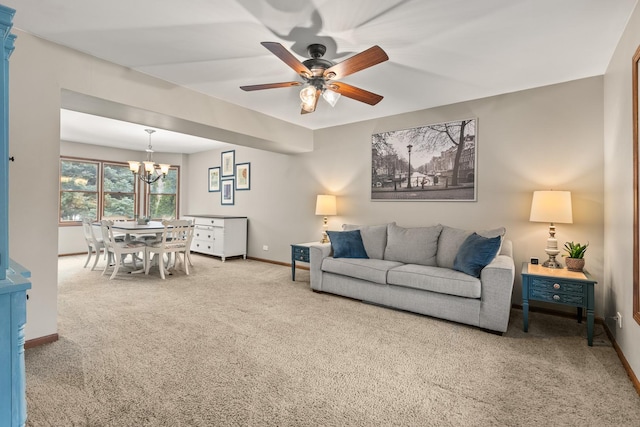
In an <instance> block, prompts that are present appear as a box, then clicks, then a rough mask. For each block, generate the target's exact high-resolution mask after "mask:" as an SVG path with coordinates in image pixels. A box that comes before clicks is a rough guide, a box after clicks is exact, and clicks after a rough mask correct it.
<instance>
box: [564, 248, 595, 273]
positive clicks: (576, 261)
mask: <svg viewBox="0 0 640 427" xmlns="http://www.w3.org/2000/svg"><path fill="white" fill-rule="evenodd" d="M588 246H589V243H587V244H586V245H581V244H580V243H573V242H566V243H565V244H564V250H565V251H566V252H567V254H568V255H563V256H566V257H567V269H568V270H571V271H582V269H583V268H584V253H585V252H586V251H587V247H588Z"/></svg>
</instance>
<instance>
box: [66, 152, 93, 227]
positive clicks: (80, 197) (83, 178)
mask: <svg viewBox="0 0 640 427" xmlns="http://www.w3.org/2000/svg"><path fill="white" fill-rule="evenodd" d="M98 168H99V163H97V162H91V161H77V160H61V161H60V223H69V222H78V221H82V218H83V217H87V218H91V219H92V220H97V219H98V196H99V186H98Z"/></svg>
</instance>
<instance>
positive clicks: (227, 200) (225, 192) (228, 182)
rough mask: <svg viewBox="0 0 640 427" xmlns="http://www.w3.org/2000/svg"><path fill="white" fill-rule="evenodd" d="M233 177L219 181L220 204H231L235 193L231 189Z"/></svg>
mask: <svg viewBox="0 0 640 427" xmlns="http://www.w3.org/2000/svg"><path fill="white" fill-rule="evenodd" d="M233 181H235V180H234V179H233V178H229V179H223V180H221V181H220V204H222V205H233V204H234V199H235V194H234V189H233Z"/></svg>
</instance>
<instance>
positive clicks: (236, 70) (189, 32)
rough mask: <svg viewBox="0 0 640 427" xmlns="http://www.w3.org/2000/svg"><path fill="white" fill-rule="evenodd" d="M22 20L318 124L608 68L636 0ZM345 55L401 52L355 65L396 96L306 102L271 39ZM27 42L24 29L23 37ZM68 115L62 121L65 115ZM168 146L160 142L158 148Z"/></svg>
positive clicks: (274, 1) (83, 14) (84, 10)
mask: <svg viewBox="0 0 640 427" xmlns="http://www.w3.org/2000/svg"><path fill="white" fill-rule="evenodd" d="M2 3H3V4H5V5H7V6H9V7H12V8H14V9H16V10H17V13H16V16H15V19H14V24H15V25H14V26H15V27H16V28H19V29H21V30H24V31H27V32H29V33H32V34H35V35H37V36H40V37H42V38H45V39H48V40H51V41H53V42H56V43H59V44H62V45H65V46H69V47H71V48H73V49H77V50H79V51H83V52H86V53H89V54H91V55H94V56H97V57H100V58H103V59H106V60H108V61H111V62H114V63H117V64H121V65H124V66H127V67H131V68H133V69H135V70H138V71H140V72H143V73H146V74H150V75H153V76H156V77H158V78H161V79H164V80H167V81H170V82H173V83H175V84H178V85H181V86H185V87H189V88H191V89H193V90H196V91H199V92H202V93H205V94H208V95H210V96H212V97H215V98H219V99H222V100H225V101H228V102H231V103H234V104H237V105H240V106H243V107H246V108H250V109H252V110H255V111H259V112H261V113H264V114H268V115H270V116H274V117H277V118H279V119H282V120H285V121H288V122H291V123H295V124H297V125H300V126H304V127H307V128H309V129H319V128H324V127H330V126H337V125H341V124H346V123H352V122H356V121H362V120H368V119H373V118H378V117H383V116H389V115H394V114H401V113H405V112H409V111H416V110H421V109H425V108H431V107H435V106H439V105H446V104H451V103H456V102H461V101H467V100H471V99H477V98H482V97H487V96H493V95H497V94H502V93H508V92H513V91H518V90H524V89H528V88H533V87H538V86H545V85H550V84H555V83H561V82H565V81H570V80H575V79H580V78H585V77H591V76H596V75H602V74H604V72H605V70H606V67H607V65H608V63H609V60H610V58H611V56H612V54H613V51H614V49H615V47H616V44H617V42H618V40H619V38H620V35H621V34H622V31H623V29H624V27H625V25H626V23H627V20H628V18H629V16H630V15H631V12H632V10H633V8H634V7H635V5H636V3H637V0H615V1H611V0H376V1H373V0H348V1H347V0H262V1H258V0H183V1H175V0H135V1H131V0H110V1H98V0H47V1H42V0H2ZM261 41H275V42H279V43H282V44H283V45H284V46H285V47H286V48H287V49H289V50H290V51H292V52H293V53H294V54H295V55H296V56H297V57H298V58H299V59H300V60H301V61H302V60H304V59H306V46H307V45H308V44H310V43H323V44H325V45H326V46H327V54H326V55H325V57H326V58H328V59H331V60H335V61H336V62H340V61H341V60H344V59H346V58H347V57H349V56H351V55H353V54H355V53H358V52H361V51H363V50H365V49H367V48H369V47H371V46H373V45H376V44H377V45H379V46H380V47H382V48H383V49H384V50H385V51H386V52H387V54H388V55H389V61H387V62H384V63H382V64H379V65H376V66H374V67H371V68H369V69H366V70H363V71H360V72H358V73H356V74H353V75H350V76H347V77H346V78H344V80H343V81H344V82H345V83H349V84H351V85H354V86H357V87H361V88H363V89H366V90H368V91H371V92H374V93H377V94H380V95H382V96H384V99H383V100H382V101H381V102H380V103H379V104H378V105H376V106H370V105H367V104H363V103H360V102H357V101H354V100H352V99H348V98H345V97H342V99H340V100H339V101H338V104H337V105H336V106H335V107H334V108H332V107H330V106H329V105H328V104H327V103H325V102H324V101H321V103H320V104H319V105H318V108H317V110H316V112H314V113H313V114H305V115H301V114H300V105H299V104H300V101H299V98H298V92H299V88H295V87H292V88H280V89H270V90H263V91H255V92H244V91H242V90H240V89H239V86H241V85H252V84H260V83H274V82H284V81H292V80H299V79H300V78H299V77H298V76H297V75H296V73H295V72H294V71H293V70H291V69H290V68H289V67H288V66H287V65H286V64H284V62H282V61H280V60H279V59H278V58H277V57H275V56H274V55H273V54H271V53H270V52H269V51H267V50H266V49H265V48H264V47H263V46H261V45H260V42H261ZM16 49H19V39H18V41H17V42H16ZM65 126H66V125H65V123H64V122H63V128H64V127H65ZM158 151H159V150H158Z"/></svg>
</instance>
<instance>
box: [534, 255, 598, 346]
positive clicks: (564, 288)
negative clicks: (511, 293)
mask: <svg viewBox="0 0 640 427" xmlns="http://www.w3.org/2000/svg"><path fill="white" fill-rule="evenodd" d="M596 283H598V282H596V281H595V280H593V277H591V275H590V274H589V273H588V272H587V271H586V270H583V271H581V272H578V271H569V270H567V269H566V268H547V267H543V266H541V265H534V264H529V263H526V262H524V263H522V321H523V323H524V325H523V330H524V331H525V332H527V331H528V330H529V301H530V300H534V301H544V302H548V303H552V304H562V305H569V306H573V307H577V309H578V313H577V318H578V323H581V322H582V308H583V307H584V308H586V309H587V342H588V344H589V345H590V346H593V321H594V312H593V310H594V305H595V298H594V287H595V284H596Z"/></svg>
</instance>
